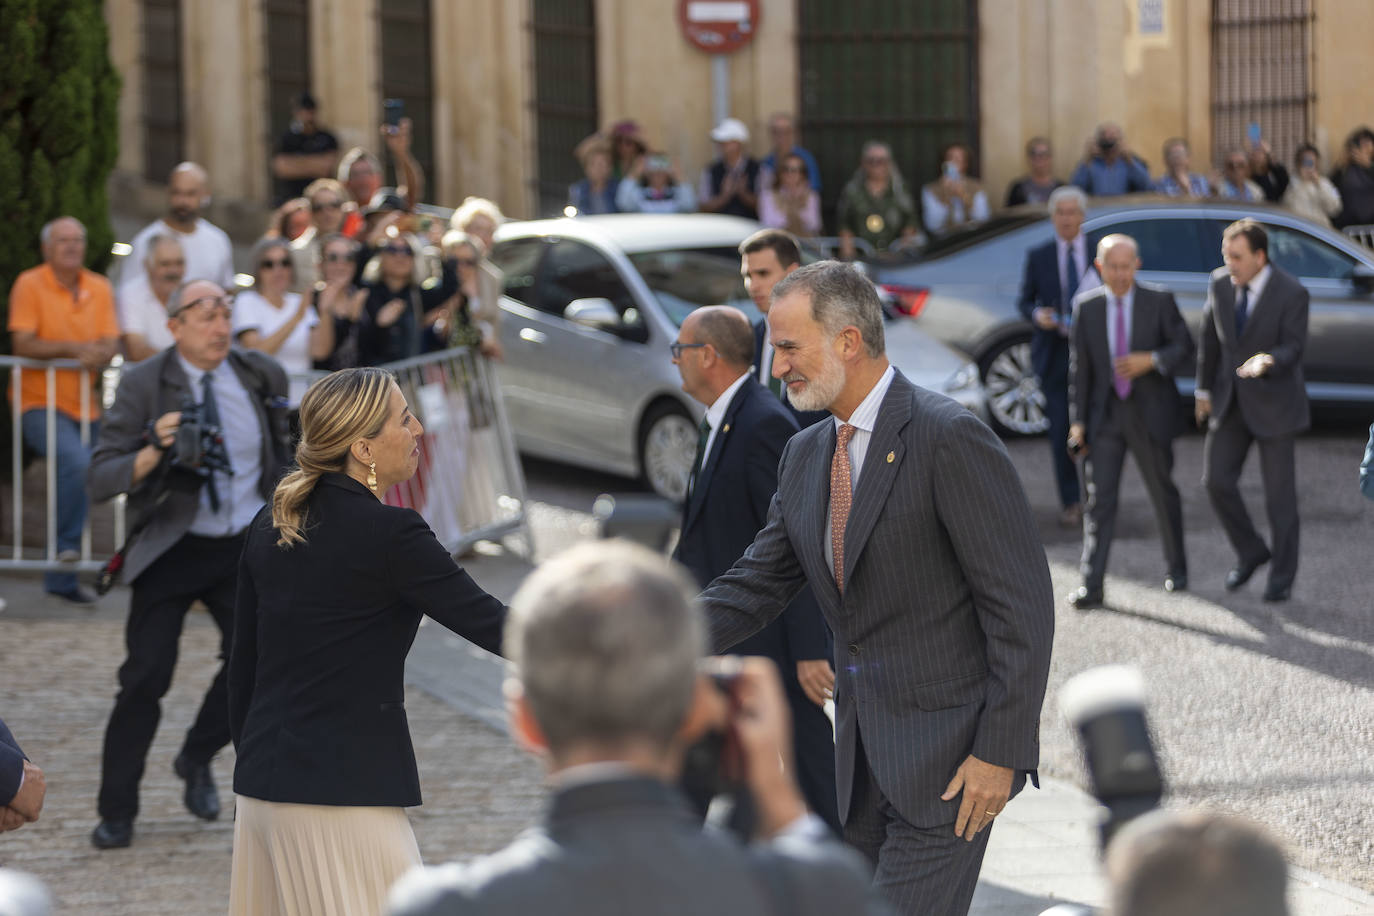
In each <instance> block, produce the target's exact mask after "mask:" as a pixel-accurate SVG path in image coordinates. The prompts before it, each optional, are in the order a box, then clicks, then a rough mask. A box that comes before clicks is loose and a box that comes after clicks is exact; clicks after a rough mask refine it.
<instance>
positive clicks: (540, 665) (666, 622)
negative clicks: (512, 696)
mask: <svg viewBox="0 0 1374 916" xmlns="http://www.w3.org/2000/svg"><path fill="white" fill-rule="evenodd" d="M695 593H696V588H695V587H694V585H693V583H692V582H691V580H690V578H688V576H687V575H686V573H685V572H683V571H682V570H681V569H680V568H678V567H677V566H675V565H674V564H673V563H672V561H670V560H668V559H667V558H666V557H663V556H662V555H660V554H656V553H654V552H652V551H650V550H648V549H646V548H643V547H638V546H636V545H633V544H630V543H628V542H623V541H598V542H595V543H587V544H582V545H579V546H577V547H574V548H572V549H570V550H568V551H567V552H565V553H563V554H560V555H559V556H558V557H556V558H554V559H553V560H550V561H549V562H547V563H545V564H543V565H542V566H540V567H539V568H538V569H536V570H535V571H534V572H533V573H532V574H531V575H530V577H529V578H528V579H527V580H525V583H524V584H523V585H522V586H521V587H520V590H519V591H518V592H516V594H515V598H514V599H513V600H512V601H511V607H510V616H509V618H508V620H507V622H506V632H505V640H504V646H505V650H506V654H507V656H508V657H509V658H510V661H511V664H512V666H513V669H514V678H515V680H516V681H518V683H519V687H520V691H521V693H522V694H523V697H524V702H525V703H526V704H527V706H528V710H529V712H530V713H531V714H532V716H533V718H534V720H535V724H536V725H537V726H538V728H539V731H540V733H541V735H542V737H543V740H544V742H545V743H546V745H547V747H548V750H549V752H550V754H551V756H552V758H553V761H554V764H555V766H558V765H559V764H560V762H561V761H566V760H567V758H568V757H569V756H570V755H571V754H577V753H583V752H586V751H587V750H596V749H600V750H603V751H605V752H606V753H605V754H604V755H603V756H605V757H607V758H611V757H614V755H615V751H616V750H617V749H619V748H623V747H626V746H629V745H645V744H649V745H652V746H653V747H655V748H656V749H658V750H660V751H664V752H666V751H668V750H669V749H670V748H671V747H672V745H673V741H674V738H675V737H676V736H677V734H678V731H679V729H680V728H681V726H682V725H683V723H684V721H685V720H686V718H687V713H688V710H689V707H690V705H691V701H692V695H693V690H694V686H695V683H696V663H697V659H699V658H700V657H701V656H702V654H703V653H704V651H705V634H704V627H703V624H702V621H701V617H700V614H699V612H698V611H697V610H696V608H695V607H694V606H693V605H692V603H691V601H692V596H693V595H695Z"/></svg>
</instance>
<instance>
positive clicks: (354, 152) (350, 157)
mask: <svg viewBox="0 0 1374 916" xmlns="http://www.w3.org/2000/svg"><path fill="white" fill-rule="evenodd" d="M359 159H362V160H363V161H364V162H366V163H367V164H368V165H370V166H372V170H373V171H374V172H376V173H377V174H378V175H382V174H383V172H382V161H381V160H380V159H378V158H377V157H376V156H374V155H372V154H371V153H369V152H368V151H367V150H365V149H363V148H362V147H361V146H355V147H353V148H352V149H350V150H349V151H348V152H346V153H344V154H343V158H342V159H340V160H339V168H338V169H337V171H336V172H335V177H336V179H337V180H338V182H339V183H340V184H347V183H348V176H349V173H350V172H352V171H353V164H354V163H355V162H357V161H358V160H359ZM362 203H363V205H364V206H366V204H367V201H363V202H362Z"/></svg>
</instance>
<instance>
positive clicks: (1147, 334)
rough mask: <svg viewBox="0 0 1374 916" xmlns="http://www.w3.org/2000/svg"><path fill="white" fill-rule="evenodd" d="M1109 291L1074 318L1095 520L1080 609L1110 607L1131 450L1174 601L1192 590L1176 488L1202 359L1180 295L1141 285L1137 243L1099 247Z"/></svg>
mask: <svg viewBox="0 0 1374 916" xmlns="http://www.w3.org/2000/svg"><path fill="white" fill-rule="evenodd" d="M1095 263H1096V265H1097V272H1098V275H1099V276H1101V277H1102V279H1103V280H1104V281H1105V283H1106V285H1105V286H1103V287H1100V288H1099V289H1096V290H1093V291H1091V292H1085V293H1083V295H1082V296H1081V297H1080V298H1079V299H1078V301H1077V303H1076V305H1075V308H1074V320H1073V346H1072V347H1071V348H1070V350H1069V420H1070V422H1069V439H1068V448H1069V451H1070V452H1071V453H1072V452H1077V453H1079V454H1082V455H1083V456H1084V462H1083V466H1084V477H1085V478H1086V480H1087V483H1088V511H1087V514H1086V516H1085V517H1084V519H1083V562H1082V566H1081V571H1082V573H1083V585H1082V587H1081V588H1079V589H1078V591H1077V593H1075V594H1074V596H1073V597H1072V598H1071V599H1070V602H1069V603H1070V604H1072V605H1073V606H1074V607H1076V608H1079V609H1085V608H1090V607H1098V606H1100V605H1101V604H1102V579H1103V576H1104V575H1105V574H1106V572H1107V553H1108V551H1110V550H1111V546H1112V535H1113V533H1114V532H1115V529H1116V509H1117V492H1118V490H1119V489H1120V487H1121V467H1122V463H1123V462H1124V461H1125V458H1126V451H1127V449H1129V450H1130V452H1131V454H1132V455H1134V456H1135V463H1136V466H1137V467H1139V468H1140V476H1141V477H1143V478H1144V480H1145V488H1146V490H1147V491H1148V492H1149V494H1150V502H1151V503H1153V505H1154V509H1155V519H1156V521H1158V523H1159V533H1160V540H1161V541H1163V543H1164V561H1165V563H1166V564H1168V565H1167V569H1168V574H1167V575H1166V576H1165V579H1164V589H1165V591H1170V592H1177V591H1183V590H1184V589H1186V588H1187V587H1188V559H1187V556H1186V555H1185V554H1184V552H1183V504H1182V501H1181V500H1180V499H1179V495H1178V487H1176V486H1174V481H1173V476H1172V475H1173V469H1174V436H1175V435H1176V434H1177V431H1178V418H1179V397H1178V388H1177V386H1176V385H1175V384H1174V373H1175V372H1177V371H1178V368H1179V367H1180V366H1182V365H1184V364H1185V363H1187V362H1188V361H1189V360H1190V359H1191V358H1192V355H1193V337H1192V335H1191V334H1189V333H1188V326H1187V325H1186V324H1184V323H1183V316H1182V315H1181V314H1179V311H1178V305H1177V304H1176V303H1175V302H1174V297H1173V294H1172V293H1169V292H1167V291H1165V290H1162V289H1155V288H1153V287H1148V286H1138V285H1137V284H1136V282H1135V272H1136V268H1138V267H1139V266H1140V256H1139V253H1138V249H1137V247H1136V244H1135V240H1134V239H1132V238H1131V237H1130V236H1128V235H1109V236H1107V237H1105V238H1104V239H1102V241H1100V242H1098V244H1097V261H1096V262H1095Z"/></svg>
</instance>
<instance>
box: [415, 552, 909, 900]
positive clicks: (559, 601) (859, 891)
mask: <svg viewBox="0 0 1374 916" xmlns="http://www.w3.org/2000/svg"><path fill="white" fill-rule="evenodd" d="M695 590H696V589H695V586H694V585H693V583H692V581H691V579H690V577H689V576H688V575H687V573H686V571H685V570H683V569H682V568H681V567H679V566H677V565H676V564H671V563H670V562H669V561H667V560H666V559H664V558H663V557H661V556H659V555H657V554H654V553H652V552H650V551H648V550H646V549H644V548H642V547H637V546H635V545H633V544H629V543H625V542H609V543H607V542H602V543H597V544H583V545H580V546H578V547H575V548H573V549H572V550H569V551H567V552H566V553H564V554H562V555H560V556H559V557H558V558H556V559H554V560H552V561H550V562H548V563H545V564H544V565H542V566H541V567H540V568H539V569H537V570H535V572H534V573H533V574H532V575H531V576H530V577H529V579H527V580H526V581H525V584H524V585H522V586H521V587H520V590H519V591H518V592H517V593H516V595H515V598H514V600H512V602H511V607H510V617H509V618H508V620H507V622H506V632H505V638H504V640H503V642H502V645H503V646H504V647H505V650H506V652H507V653H508V654H509V658H510V663H511V676H510V678H509V679H508V680H507V682H506V696H507V698H508V709H509V712H510V727H511V731H512V733H513V734H514V735H515V737H516V739H517V740H518V741H520V743H521V744H523V745H525V746H526V747H528V748H529V749H531V750H532V751H534V752H535V753H538V754H539V755H540V757H541V758H543V759H544V760H545V762H546V763H547V765H548V768H549V771H550V776H549V780H550V782H551V783H552V784H553V787H554V791H553V797H552V799H551V801H550V804H549V808H548V813H547V815H546V817H545V821H544V823H543V824H542V825H540V826H539V827H536V828H534V829H532V830H530V831H529V832H527V833H526V834H525V835H524V836H522V837H520V838H518V839H517V840H516V841H515V842H514V843H512V844H511V845H510V846H507V847H506V848H505V849H503V850H501V851H500V852H497V853H495V854H493V855H490V856H487V857H485V858H482V859H478V860H477V861H475V862H472V863H470V864H466V865H458V864H451V865H445V866H442V867H439V868H429V869H417V870H416V871H413V872H411V874H409V875H407V876H406V877H404V878H402V879H401V880H400V881H399V882H397V883H396V885H395V887H394V888H393V889H392V893H391V902H390V908H389V911H390V912H391V913H392V914H393V916H444V914H457V913H464V914H467V913H487V914H507V913H509V914H512V916H515V914H521V916H523V914H527V913H542V912H557V913H560V914H565V916H581V914H586V916H620V914H624V916H640V914H649V913H652V914H655V916H677V914H682V916H686V914H689V913H691V914H695V913H711V914H715V916H735V914H738V916H754V914H760V913H779V914H781V913H787V914H802V916H805V914H816V916H836V914H850V913H884V912H887V910H886V908H885V907H884V906H883V905H882V903H881V902H880V901H879V900H877V898H876V895H874V894H872V892H871V890H870V889H869V887H868V869H867V867H866V865H865V863H864V861H863V859H862V858H861V857H860V856H859V855H857V854H856V853H855V852H854V851H853V850H851V849H847V848H845V847H844V845H843V844H841V843H840V842H839V841H838V840H837V839H834V837H833V835H832V834H831V833H830V831H829V830H828V829H827V828H826V827H825V825H824V824H823V823H822V822H821V821H820V820H819V819H818V818H816V817H815V815H810V814H807V813H806V806H805V803H804V802H803V800H802V797H801V793H800V792H799V791H798V790H797V786H796V782H795V780H794V779H793V778H792V777H791V775H789V774H788V773H787V771H785V770H784V769H783V768H782V767H780V766H779V761H780V760H791V751H790V749H789V747H788V744H789V734H788V717H787V700H786V699H785V698H784V696H783V689H782V683H781V681H779V679H778V674H777V669H776V667H774V665H773V663H772V662H770V661H768V660H767V659H764V658H746V659H739V658H734V659H713V660H712V662H713V663H714V665H713V670H715V671H717V672H718V673H719V674H721V675H728V678H727V680H726V681H725V683H727V684H728V687H726V688H724V689H721V688H719V687H717V685H716V683H713V680H712V679H711V678H709V677H707V676H706V675H704V674H698V663H699V659H700V656H701V654H702V652H703V651H704V649H705V636H704V632H703V630H704V628H703V626H702V621H701V616H700V614H699V613H698V612H697V610H696V609H695V608H693V607H692V606H691V603H690V602H691V599H692V594H693V593H694V592H695ZM727 691H728V694H729V696H728V698H727V696H726V693H727ZM732 707H733V708H732ZM726 730H728V731H729V733H730V734H731V736H732V739H733V741H734V742H735V744H736V746H737V747H738V749H739V752H740V756H741V758H742V760H743V769H744V771H745V774H746V776H745V778H746V781H747V785H748V787H749V789H750V791H751V792H752V796H753V799H754V802H755V804H756V810H757V812H758V818H757V822H758V825H759V835H760V836H759V839H761V840H762V842H759V843H755V844H752V845H749V846H745V845H743V844H741V843H740V842H738V841H737V840H736V839H735V838H734V837H733V836H731V835H729V834H726V833H724V832H721V831H717V830H712V829H708V830H705V831H703V829H702V827H701V823H700V820H699V819H698V818H696V817H695V816H694V815H693V814H692V812H691V811H690V810H689V808H688V806H687V803H686V799H685V798H684V797H683V795H682V793H681V792H680V791H679V790H678V789H676V788H675V787H674V786H673V785H672V783H673V782H675V781H676V780H677V778H678V776H679V774H680V772H681V770H682V765H683V757H684V754H685V751H686V748H687V747H688V746H689V745H690V744H691V743H692V742H693V741H695V740H696V738H697V737H699V736H701V735H702V734H704V733H705V732H707V731H722V732H724V731H726Z"/></svg>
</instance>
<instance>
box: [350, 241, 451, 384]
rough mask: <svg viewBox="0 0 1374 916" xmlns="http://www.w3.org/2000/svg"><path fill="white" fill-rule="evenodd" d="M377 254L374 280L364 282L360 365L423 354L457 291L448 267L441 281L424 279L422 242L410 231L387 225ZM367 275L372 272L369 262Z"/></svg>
mask: <svg viewBox="0 0 1374 916" xmlns="http://www.w3.org/2000/svg"><path fill="white" fill-rule="evenodd" d="M376 252H377V254H376V259H377V271H376V279H375V280H370V281H369V282H367V283H366V284H365V286H366V288H367V299H366V300H365V302H364V303H363V310H362V315H361V316H360V320H361V323H360V325H359V328H358V364H359V365H360V366H380V365H382V364H383V363H392V362H396V361H398V360H402V359H409V358H410V357H412V356H418V355H419V354H420V353H422V352H424V350H425V349H426V341H427V339H428V338H429V335H430V334H432V333H433V325H434V323H435V322H437V321H438V319H439V318H440V317H442V316H443V315H444V313H445V311H444V305H445V303H447V302H448V300H449V298H450V297H451V296H452V295H453V294H454V293H456V292H457V291H458V280H457V278H456V276H455V274H454V272H453V271H452V270H451V269H450V268H448V267H445V268H444V269H443V272H442V275H441V277H440V282H438V283H426V282H425V281H426V280H427V279H428V278H429V275H428V272H427V270H426V268H425V264H424V260H423V259H422V258H420V257H419V244H418V242H417V241H416V240H415V239H414V237H413V236H411V234H410V233H408V232H400V231H398V230H397V229H396V227H395V226H390V227H388V228H387V230H386V234H385V235H384V236H383V237H382V240H381V244H379V245H378V246H377V248H376ZM364 276H365V277H371V276H372V268H371V266H369V268H368V270H367V271H365V272H364Z"/></svg>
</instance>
